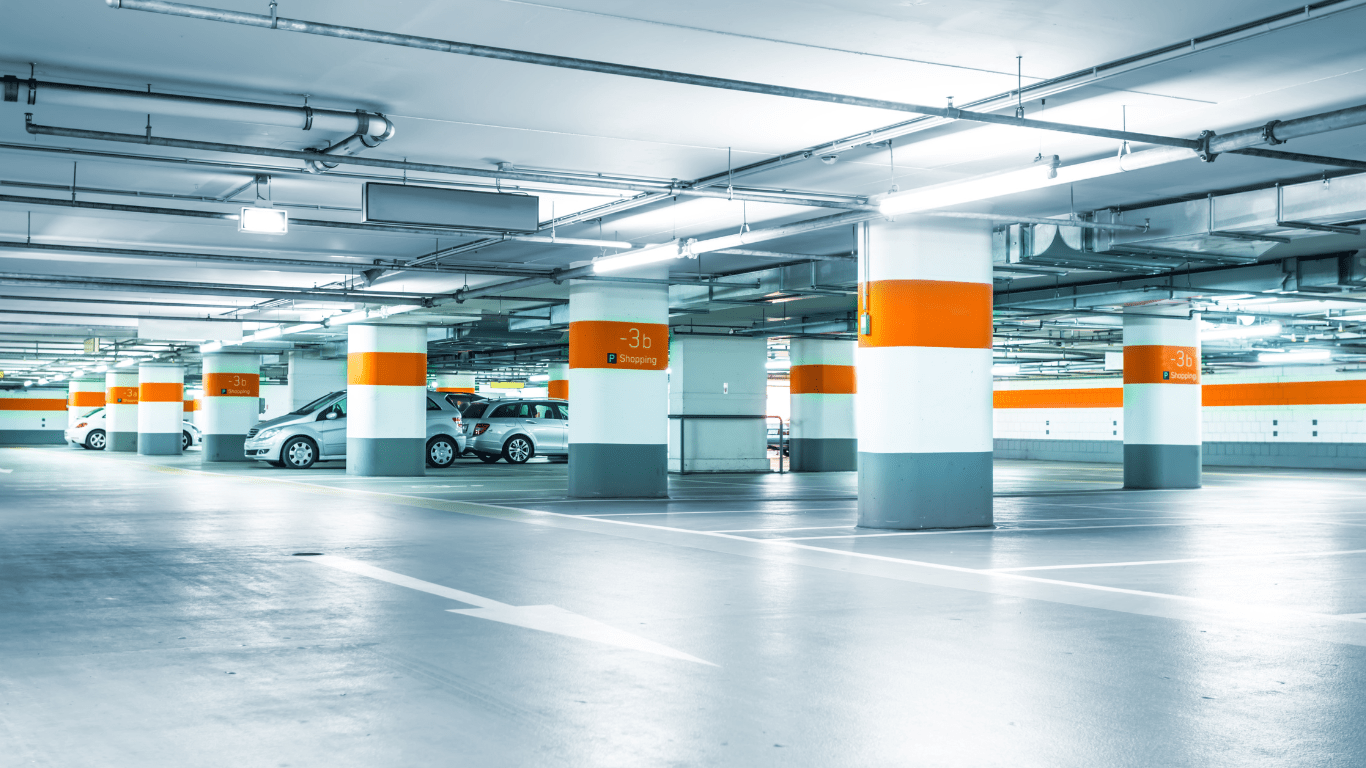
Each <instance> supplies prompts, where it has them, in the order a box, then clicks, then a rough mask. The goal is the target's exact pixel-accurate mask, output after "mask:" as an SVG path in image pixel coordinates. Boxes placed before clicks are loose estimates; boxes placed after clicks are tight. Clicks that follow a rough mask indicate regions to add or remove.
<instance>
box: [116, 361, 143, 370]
mask: <svg viewBox="0 0 1366 768" xmlns="http://www.w3.org/2000/svg"><path fill="white" fill-rule="evenodd" d="M137 362H138V361H136V360H120V361H119V362H117V363H115V364H114V367H115V368H127V367H128V366H130V365H137Z"/></svg>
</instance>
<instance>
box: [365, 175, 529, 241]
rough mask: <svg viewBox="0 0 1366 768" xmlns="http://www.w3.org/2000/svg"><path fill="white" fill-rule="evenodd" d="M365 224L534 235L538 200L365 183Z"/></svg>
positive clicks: (463, 191)
mask: <svg viewBox="0 0 1366 768" xmlns="http://www.w3.org/2000/svg"><path fill="white" fill-rule="evenodd" d="M364 203H365V220H366V221H372V222H377V223H381V224H410V225H412V224H416V225H418V226H430V227H470V228H477V229H493V230H500V231H511V232H535V231H536V230H537V229H538V228H539V227H540V205H541V202H540V198H538V197H535V196H532V195H514V194H500V193H497V192H467V191H465V190H462V189H446V188H444V187H420V186H404V185H400V184H378V183H374V182H371V183H367V184H366V185H365V199H364Z"/></svg>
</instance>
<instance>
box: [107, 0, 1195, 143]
mask: <svg viewBox="0 0 1366 768" xmlns="http://www.w3.org/2000/svg"><path fill="white" fill-rule="evenodd" d="M105 1H106V2H107V3H108V4H109V5H110V6H111V7H114V8H127V9H131V10H136V11H148V12H151V13H161V14H166V15H170V16H182V17H186V18H192V19H202V20H205V21H217V22H225V23H228V24H241V25H245V26H249V27H261V28H267V29H279V30H284V31H286V32H300V33H304V34H310V35H321V36H323V37H335V38H341V39H345V40H356V41H360V42H368V43H379V44H382V45H395V46H401V47H405V48H418V49H422V50H429V51H437V52H441V53H452V54H457V55H462V56H476V57H480V58H486V59H498V60H501V61H513V62H518V63H522V64H535V65H539V66H547V67H556V68H560V69H572V70H578V71H581V72H596V73H599V74H607V75H617V76H621V77H634V78H640V79H645V80H657V81H661V82H668V83H680V84H684V85H695V86H701V87H704V88H717V89H722V90H728V91H740V92H743V93H754V94H760V95H766V96H781V97H785V98H792V99H803V100H806V101H818V102H823V103H827V104H843V105H846V106H854V107H867V108H870V109H885V110H889V111H893V112H913V113H916V114H922V115H936V116H938V117H945V118H949V119H951V120H970V121H973V122H980V123H994V124H997V125H1010V126H1015V127H1019V128H1034V129H1037V130H1045V131H1057V132H1061V133H1073V134H1079V135H1083V136H1098V137H1101V138H1108V139H1116V140H1120V141H1130V142H1139V143H1144V144H1161V145H1167V146H1175V147H1188V148H1191V149H1198V148H1200V147H1201V146H1202V144H1201V142H1200V141H1197V140H1193V139H1181V138H1175V137H1170V136H1158V135H1154V134H1148V133H1136V132H1132V131H1115V130H1110V129H1107V128H1095V127H1091V126H1082V125H1068V124H1064V123H1054V122H1050V121H1046V120H1032V119H1026V118H1023V117H1014V116H1005V115H994V114H989V113H984V112H970V111H967V110H962V109H957V108H955V107H931V106H927V105H923V104H907V103H903V102H897V101H888V100H885V99H871V98H867V97H863V96H851V95H847V94H839V93H830V92H828V91H814V90H808V89H805V88H789V87H786V86H779V85H769V84H766V83H756V82H751V81H747V80H733V79H730V78H724V77H710V76H707V75H694V74H688V73H685V72H671V71H668V70H663V69H651V68H648V67H636V66H631V65H628V64H613V63H610V62H604V61H594V60H591V59H579V58H573V57H570V56H552V55H549V54H543V53H532V52H529V51H516V50H511V49H508V48H495V47H491V46H486V45H475V44H472V43H460V42H455V41H452V40H439V39H435V38H430V37H418V36H416V35H400V34H395V33H392V32H381V31H378V30H371V29H361V28H358V27H344V26H338V25H335V24H320V23H317V22H311V21H302V20H299V19H287V18H284V17H280V16H264V15H261V14H255V13H240V12H237V11H227V10H221V9H217V8H203V7H200V6H194V5H186V4H184V3H173V2H166V1H165V0H105Z"/></svg>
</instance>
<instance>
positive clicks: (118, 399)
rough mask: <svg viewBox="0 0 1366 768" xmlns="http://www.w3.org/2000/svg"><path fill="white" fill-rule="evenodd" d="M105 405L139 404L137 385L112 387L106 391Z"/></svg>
mask: <svg viewBox="0 0 1366 768" xmlns="http://www.w3.org/2000/svg"><path fill="white" fill-rule="evenodd" d="M104 404H105V405H137V404H138V388H137V387H110V388H109V390H108V391H106V392H105V393H104Z"/></svg>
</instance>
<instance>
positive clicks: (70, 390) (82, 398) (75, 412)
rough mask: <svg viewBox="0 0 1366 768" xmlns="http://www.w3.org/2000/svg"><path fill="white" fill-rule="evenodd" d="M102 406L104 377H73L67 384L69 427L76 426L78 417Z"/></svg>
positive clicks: (67, 418) (67, 421) (67, 420)
mask: <svg viewBox="0 0 1366 768" xmlns="http://www.w3.org/2000/svg"><path fill="white" fill-rule="evenodd" d="M102 407H104V380H103V379H72V380H71V382H70V383H69V384H68V385H67V396H66V426H67V429H70V428H71V427H74V426H76V419H79V418H80V417H82V416H84V415H86V414H88V413H90V412H91V411H93V410H95V409H96V408H102Z"/></svg>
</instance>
